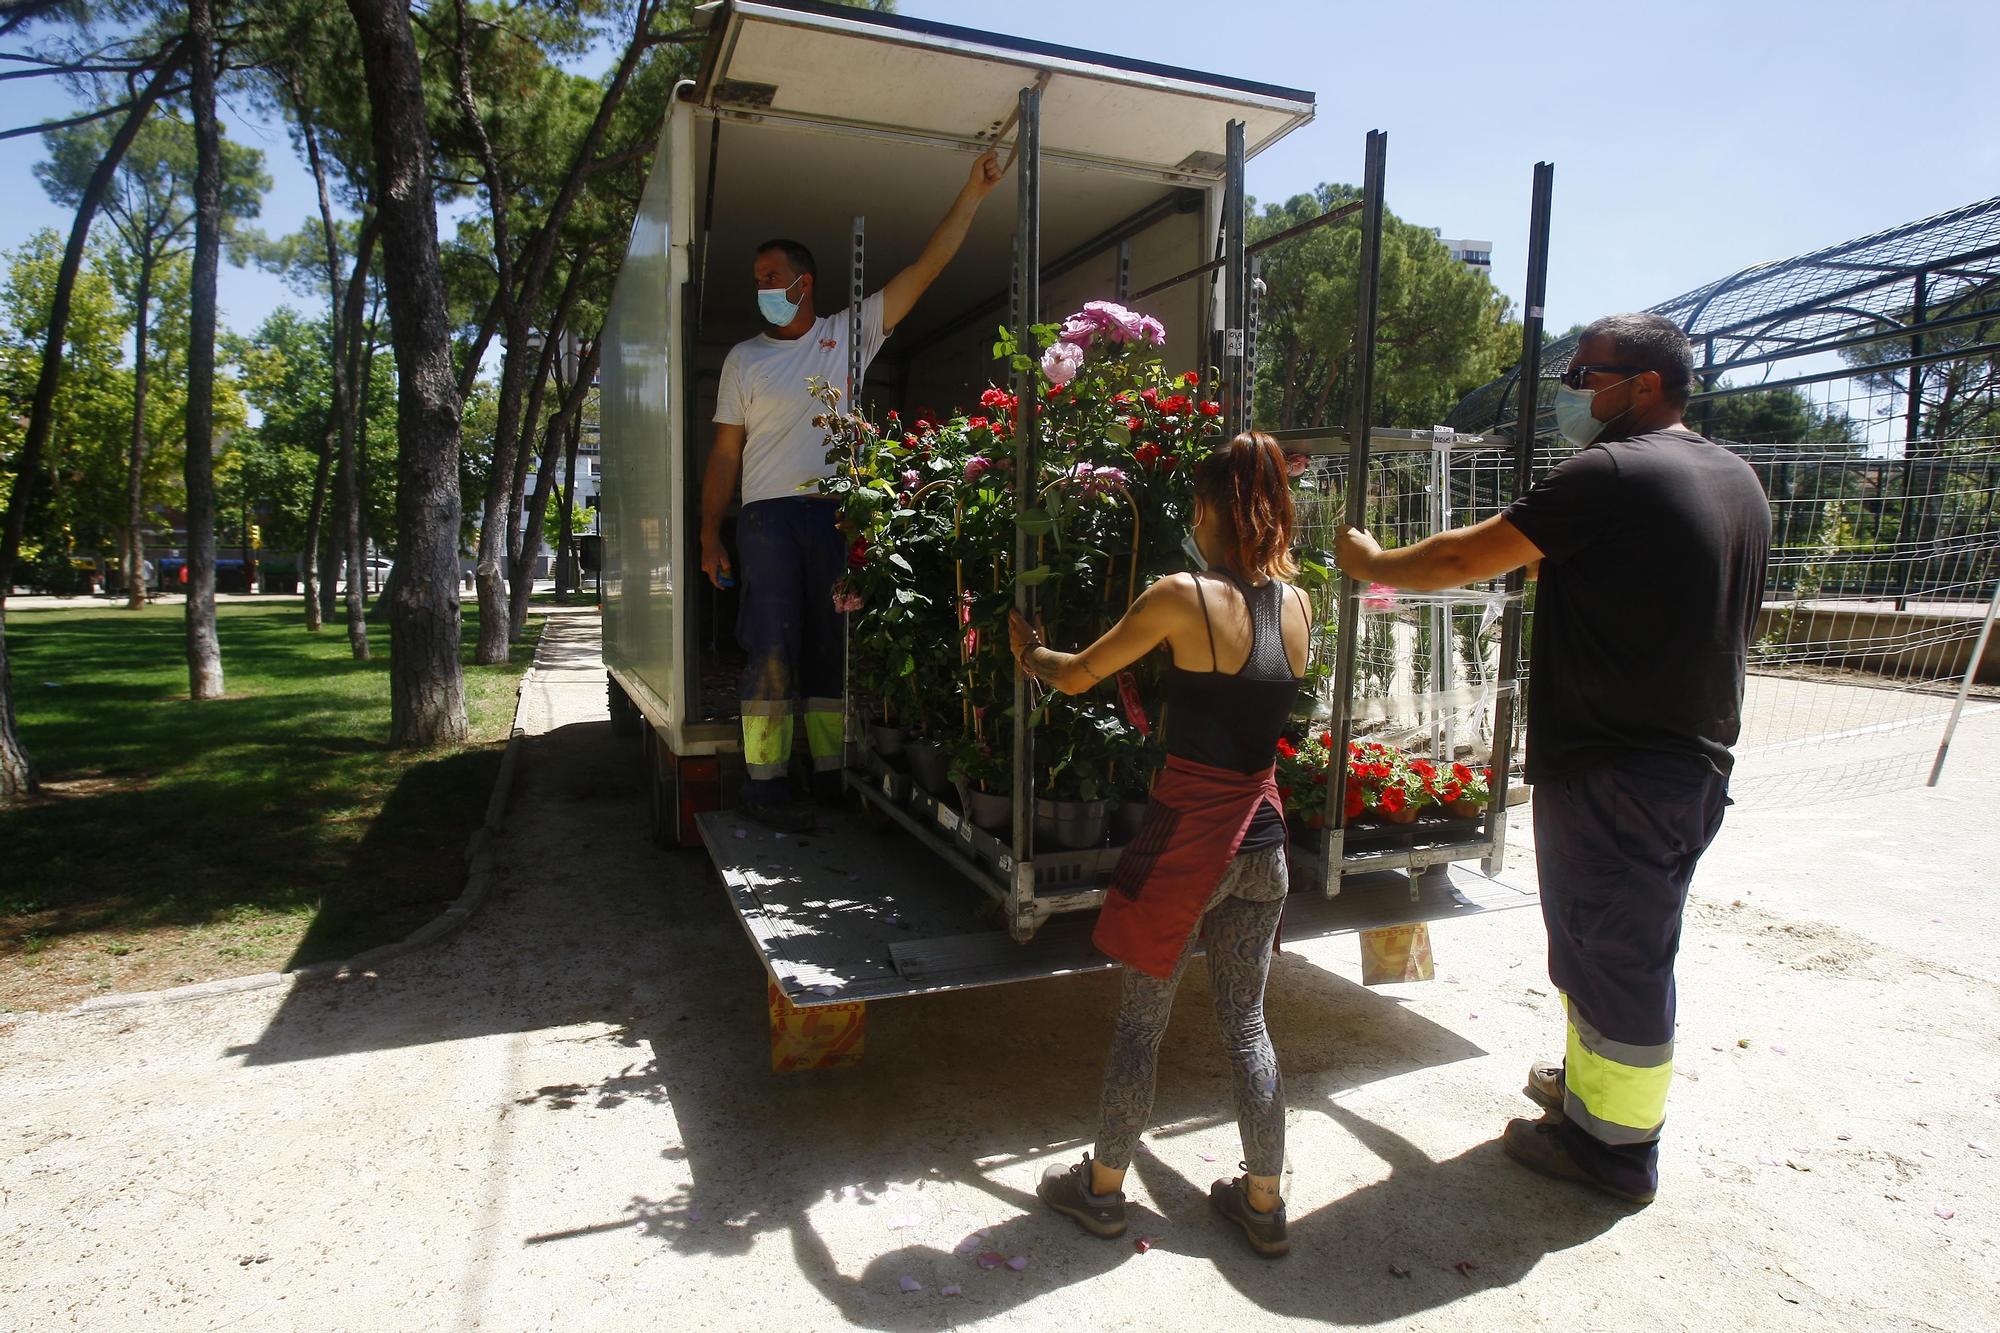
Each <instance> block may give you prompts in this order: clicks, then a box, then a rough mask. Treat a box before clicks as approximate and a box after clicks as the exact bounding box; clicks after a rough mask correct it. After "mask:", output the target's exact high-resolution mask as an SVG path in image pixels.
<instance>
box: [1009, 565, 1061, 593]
mask: <svg viewBox="0 0 2000 1333" xmlns="http://www.w3.org/2000/svg"><path fill="white" fill-rule="evenodd" d="M1054 573H1055V571H1054V570H1053V569H1050V568H1049V567H1048V566H1047V565H1036V566H1035V567H1034V568H1033V569H1024V570H1022V571H1021V572H1020V573H1019V574H1016V575H1015V576H1014V582H1015V583H1016V584H1018V585H1019V586H1021V587H1023V588H1034V587H1039V586H1040V585H1041V584H1044V583H1047V582H1048V581H1049V576H1050V575H1051V574H1054Z"/></svg>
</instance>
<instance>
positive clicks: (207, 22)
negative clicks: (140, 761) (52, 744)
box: [184, 0, 222, 700]
mask: <svg viewBox="0 0 2000 1333" xmlns="http://www.w3.org/2000/svg"><path fill="white" fill-rule="evenodd" d="M187 15H188V37H189V47H190V49H189V52H188V63H189V66H190V68H191V70H192V77H191V79H190V80H189V90H188V101H189V108H190V110H191V111H192V112H193V115H194V145H195V173H194V276H193V281H192V283H191V285H190V287H189V289H188V364H187V391H188V398H187V465H186V468H185V472H184V475H185V478H186V482H187V529H188V545H187V571H188V590H187V659H188V697H189V698H190V699H197V700H199V699H215V698H219V697H221V694H222V644H221V642H220V641H219V640H218V639H217V638H216V634H215V439H214V434H215V300H216V297H215V280H216V265H217V261H218V260H219V259H220V257H221V254H222V127H221V126H220V125H219V124H218V123H217V121H216V119H215V10H214V5H213V0H188V7H187Z"/></svg>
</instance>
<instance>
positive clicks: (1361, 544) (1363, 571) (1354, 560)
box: [1333, 514, 1542, 592]
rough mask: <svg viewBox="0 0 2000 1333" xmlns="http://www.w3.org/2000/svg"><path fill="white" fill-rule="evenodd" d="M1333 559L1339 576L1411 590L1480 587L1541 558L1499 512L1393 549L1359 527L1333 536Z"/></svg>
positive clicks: (1529, 542)
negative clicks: (1341, 574) (1470, 585)
mask: <svg viewBox="0 0 2000 1333" xmlns="http://www.w3.org/2000/svg"><path fill="white" fill-rule="evenodd" d="M1333 555H1334V560H1335V561H1336V562H1337V563H1338V564H1339V565H1340V569H1341V572H1342V573H1344V574H1348V575H1351V576H1352V577H1354V578H1357V579H1360V580H1362V581H1364V582H1372V583H1386V584H1388V585H1389V586H1390V587H1392V588H1408V589H1410V590H1411V591H1412V592H1435V591H1437V590H1438V589H1439V588H1457V587H1460V586H1462V585H1464V584H1467V583H1479V582H1482V581H1483V580H1486V579H1490V578H1496V577H1498V576H1499V575H1501V574H1505V573H1508V572H1509V571H1511V570H1515V569H1519V568H1521V566H1523V565H1527V566H1530V567H1533V566H1534V565H1536V564H1538V563H1540V561H1541V558H1542V553H1541V551H1540V550H1539V549H1538V548H1537V547H1536V546H1535V544H1534V543H1533V542H1531V541H1529V540H1528V539H1527V538H1526V537H1525V536H1523V535H1522V533H1521V530H1520V529H1519V528H1517V527H1515V526H1514V525H1513V524H1512V523H1509V522H1508V521H1507V517H1506V515H1504V514H1495V515H1494V516H1493V517H1492V518H1489V519H1487V520H1486V521H1485V522H1483V523H1475V524H1473V525H1472V526H1471V527H1469V528H1453V529H1451V530H1450V531H1449V532H1440V533H1438V534H1436V535H1435V536H1431V537H1426V538H1424V539H1423V540H1422V541H1420V542H1418V543H1417V544H1416V545H1414V546H1400V547H1397V548H1396V549H1395V550H1393V551H1385V550H1383V549H1382V548H1381V547H1380V546H1379V545H1377V544H1376V542H1375V539H1374V538H1373V537H1370V536H1369V535H1368V534H1367V533H1365V532H1363V531H1361V530H1360V529H1359V528H1343V529H1342V530H1341V531H1340V534H1339V535H1338V536H1337V537H1335V538H1334V544H1333Z"/></svg>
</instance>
